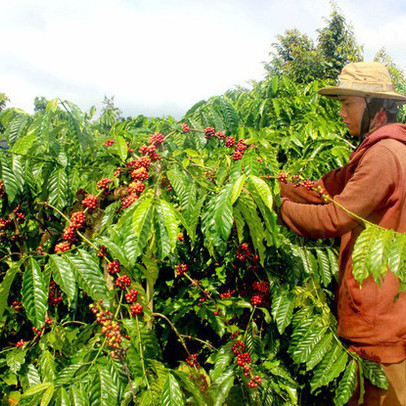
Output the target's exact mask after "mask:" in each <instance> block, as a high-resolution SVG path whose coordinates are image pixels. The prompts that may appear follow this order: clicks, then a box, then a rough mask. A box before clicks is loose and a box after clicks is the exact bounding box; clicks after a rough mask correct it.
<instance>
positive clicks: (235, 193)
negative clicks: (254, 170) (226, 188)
mask: <svg viewBox="0 0 406 406" xmlns="http://www.w3.org/2000/svg"><path fill="white" fill-rule="evenodd" d="M246 177H247V175H245V174H243V175H241V176H240V177H239V178H238V179H237V180H236V181H235V182H234V184H233V189H232V190H231V204H232V205H233V204H234V203H235V202H236V200H237V199H238V198H239V196H240V194H241V190H242V188H243V186H244V182H245V179H246Z"/></svg>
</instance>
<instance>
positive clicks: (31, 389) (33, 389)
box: [24, 382, 53, 396]
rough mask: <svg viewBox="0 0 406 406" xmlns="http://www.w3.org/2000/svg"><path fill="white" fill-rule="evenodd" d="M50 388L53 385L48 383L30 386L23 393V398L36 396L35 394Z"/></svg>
mask: <svg viewBox="0 0 406 406" xmlns="http://www.w3.org/2000/svg"><path fill="white" fill-rule="evenodd" d="M50 386H53V384H52V383H50V382H45V383H39V384H38V385H34V386H31V387H29V388H28V389H27V390H26V391H25V392H24V396H32V395H36V394H37V393H41V392H43V391H45V390H47V389H48V388H49V387H50Z"/></svg>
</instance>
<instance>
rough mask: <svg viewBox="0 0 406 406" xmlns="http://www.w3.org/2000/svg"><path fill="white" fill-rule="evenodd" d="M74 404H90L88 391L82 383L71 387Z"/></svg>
mask: <svg viewBox="0 0 406 406" xmlns="http://www.w3.org/2000/svg"><path fill="white" fill-rule="evenodd" d="M69 394H70V398H71V399H72V406H86V405H88V404H89V401H88V397H87V393H86V391H85V388H84V387H83V385H82V384H81V383H79V384H75V385H72V386H71V387H70V388H69Z"/></svg>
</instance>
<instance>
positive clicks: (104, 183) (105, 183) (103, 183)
mask: <svg viewBox="0 0 406 406" xmlns="http://www.w3.org/2000/svg"><path fill="white" fill-rule="evenodd" d="M111 182H112V180H111V179H109V178H101V179H100V180H99V181H98V182H97V184H96V187H97V189H103V191H104V192H105V193H107V192H109V185H110V183H111Z"/></svg>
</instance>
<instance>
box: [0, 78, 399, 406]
mask: <svg viewBox="0 0 406 406" xmlns="http://www.w3.org/2000/svg"><path fill="white" fill-rule="evenodd" d="M316 85H317V84H314V83H313V84H310V85H296V84H293V83H290V82H288V81H287V80H285V79H283V80H279V79H277V78H273V79H272V80H270V81H268V82H261V84H258V85H257V86H254V89H253V90H252V91H245V90H238V91H235V92H228V93H227V94H225V95H224V96H221V97H215V98H212V99H210V100H209V101H207V102H201V103H198V104H197V105H195V106H194V107H192V109H191V110H190V111H189V112H188V113H187V114H186V115H185V117H184V119H183V120H182V121H181V122H176V121H175V120H173V119H172V118H170V117H168V118H166V119H148V118H145V117H142V116H140V117H137V118H134V119H128V120H121V121H116V120H115V119H114V117H110V116H107V112H106V113H105V114H104V115H102V116H101V117H100V118H99V119H97V120H93V119H92V114H90V113H83V112H81V111H80V109H79V108H78V107H77V106H75V105H74V104H73V103H70V102H67V101H60V100H52V101H49V102H48V103H47V105H46V108H44V109H42V110H39V111H37V112H36V113H35V114H33V115H29V114H26V113H25V112H23V111H21V110H18V109H14V108H9V109H5V110H4V111H2V112H1V113H0V114H1V115H0V122H1V127H0V128H1V129H2V130H1V131H2V138H5V139H6V140H7V144H8V146H9V148H8V149H5V150H3V151H2V153H1V154H0V168H1V176H0V179H1V182H0V198H1V202H0V257H1V265H0V272H1V283H0V332H1V343H2V344H1V349H0V390H1V393H2V395H3V396H2V399H3V400H2V402H3V403H2V404H4V405H8V404H17V403H18V404H19V405H23V406H24V405H25V406H27V405H85V406H87V405H89V406H90V405H98V406H99V405H106V406H112V405H201V406H203V405H240V404H246V405H274V404H275V405H278V404H280V405H314V404H319V402H320V403H322V402H323V401H324V402H327V403H326V404H332V403H334V404H336V405H344V404H346V403H347V401H348V399H349V398H350V397H351V395H352V393H353V391H354V388H355V385H356V381H357V373H358V371H360V372H361V376H364V377H366V378H367V379H369V380H370V381H371V382H372V383H373V384H375V385H377V386H379V387H382V388H385V387H386V386H387V381H386V377H385V375H384V374H383V372H382V371H381V369H380V367H379V366H378V365H377V364H375V363H373V362H370V361H366V360H363V359H361V358H359V357H358V356H357V355H356V354H354V353H351V352H349V351H348V350H347V349H346V347H345V345H344V344H343V343H342V342H341V341H340V339H339V337H338V336H337V333H336V319H335V317H334V315H333V313H332V311H331V310H330V305H331V303H332V300H333V294H332V292H333V290H334V287H335V284H336V282H337V280H336V279H337V272H338V265H337V245H336V242H335V241H334V240H328V241H310V240H305V239H302V238H299V237H297V236H295V235H293V234H292V232H290V231H289V230H288V229H287V228H286V227H284V226H283V225H282V224H281V223H280V221H278V216H277V214H276V211H275V210H277V206H278V204H279V201H280V198H279V191H280V186H279V182H280V181H282V182H283V181H286V179H287V178H289V179H291V177H292V176H294V177H295V178H294V179H295V180H296V181H298V179H300V182H299V183H300V185H299V187H302V188H304V187H307V188H311V187H312V183H311V182H306V181H305V180H306V179H308V178H314V179H316V178H318V177H319V176H320V175H321V174H322V173H324V172H325V171H327V170H330V169H332V168H334V167H337V166H338V165H341V164H342V163H343V162H345V159H346V158H347V156H348V153H349V152H350V150H351V148H352V146H351V143H350V142H348V141H347V140H346V139H345V138H344V130H343V129H342V128H341V127H340V125H339V124H337V122H336V121H335V120H334V119H335V118H336V114H337V113H336V112H335V109H334V107H335V106H334V102H332V101H329V100H327V101H326V100H323V101H321V100H319V99H318V96H315V95H314V94H315V86H316ZM332 134H335V135H332ZM281 172H283V174H281ZM372 245H373V246H374V247H375V246H376V245H378V246H379V249H378V250H376V249H374V250H372V249H371V246H372ZM405 246H406V244H405V238H404V237H403V235H400V234H396V233H394V232H392V231H389V230H385V232H382V230H378V231H377V227H376V226H374V225H371V224H367V225H366V230H365V231H364V233H363V234H361V237H360V238H359V240H358V243H357V247H356V251H355V253H354V273H355V274H356V278H357V279H358V280H359V281H360V282H362V280H363V279H365V278H366V277H368V276H369V275H370V274H371V275H372V276H373V278H374V279H375V280H377V281H379V280H380V278H382V277H383V276H384V273H385V269H386V266H385V264H389V265H390V266H391V268H392V270H393V271H394V272H395V274H396V275H397V276H398V277H399V279H400V280H401V282H402V285H403V286H404V284H405V281H406V278H405V275H404V271H403V269H404V262H405V252H406V251H405V248H404V247H405ZM372 252H374V254H371V253H372ZM372 255H375V256H374V257H372ZM360 383H361V384H362V379H361V380H360ZM361 393H362V391H361Z"/></svg>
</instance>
